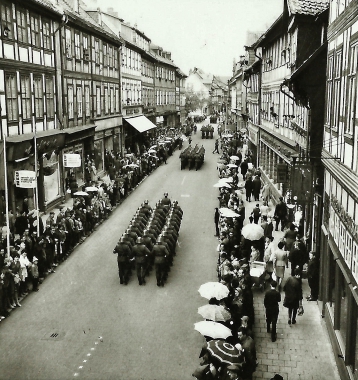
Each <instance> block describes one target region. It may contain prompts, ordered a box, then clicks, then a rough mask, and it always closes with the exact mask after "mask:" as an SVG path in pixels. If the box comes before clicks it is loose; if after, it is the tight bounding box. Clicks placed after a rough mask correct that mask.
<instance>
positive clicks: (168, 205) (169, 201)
mask: <svg viewBox="0 0 358 380" xmlns="http://www.w3.org/2000/svg"><path fill="white" fill-rule="evenodd" d="M162 205H164V206H165V207H167V208H170V206H171V205H172V201H171V200H170V199H169V198H168V193H164V198H163V199H162Z"/></svg>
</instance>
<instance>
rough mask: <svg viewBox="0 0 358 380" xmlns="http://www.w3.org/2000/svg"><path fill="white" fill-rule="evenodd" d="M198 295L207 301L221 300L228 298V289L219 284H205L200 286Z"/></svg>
mask: <svg viewBox="0 0 358 380" xmlns="http://www.w3.org/2000/svg"><path fill="white" fill-rule="evenodd" d="M198 292H199V293H200V295H201V296H202V297H204V298H206V299H208V300H210V299H211V298H216V299H217V300H221V299H223V298H225V297H227V296H228V294H229V289H228V288H227V286H225V285H224V284H221V283H220V282H214V281H213V282H207V283H205V284H203V285H200V288H199V290H198Z"/></svg>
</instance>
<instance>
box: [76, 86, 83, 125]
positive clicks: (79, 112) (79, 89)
mask: <svg viewBox="0 0 358 380" xmlns="http://www.w3.org/2000/svg"><path fill="white" fill-rule="evenodd" d="M76 97H77V117H78V118H79V119H82V113H83V108H82V87H77V93H76Z"/></svg>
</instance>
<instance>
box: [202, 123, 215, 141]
mask: <svg viewBox="0 0 358 380" xmlns="http://www.w3.org/2000/svg"><path fill="white" fill-rule="evenodd" d="M201 138H202V139H205V138H206V139H212V138H214V127H213V126H212V125H210V124H209V125H203V126H202V127H201Z"/></svg>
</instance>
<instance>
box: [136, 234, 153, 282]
mask: <svg viewBox="0 0 358 380" xmlns="http://www.w3.org/2000/svg"><path fill="white" fill-rule="evenodd" d="M132 254H133V256H134V257H135V266H136V271H137V277H138V283H139V285H145V278H144V277H145V274H146V272H147V265H148V256H149V255H150V251H149V249H148V248H147V247H146V246H145V245H144V244H143V242H142V238H140V237H139V238H138V239H137V243H136V245H135V246H134V247H133V249H132Z"/></svg>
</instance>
